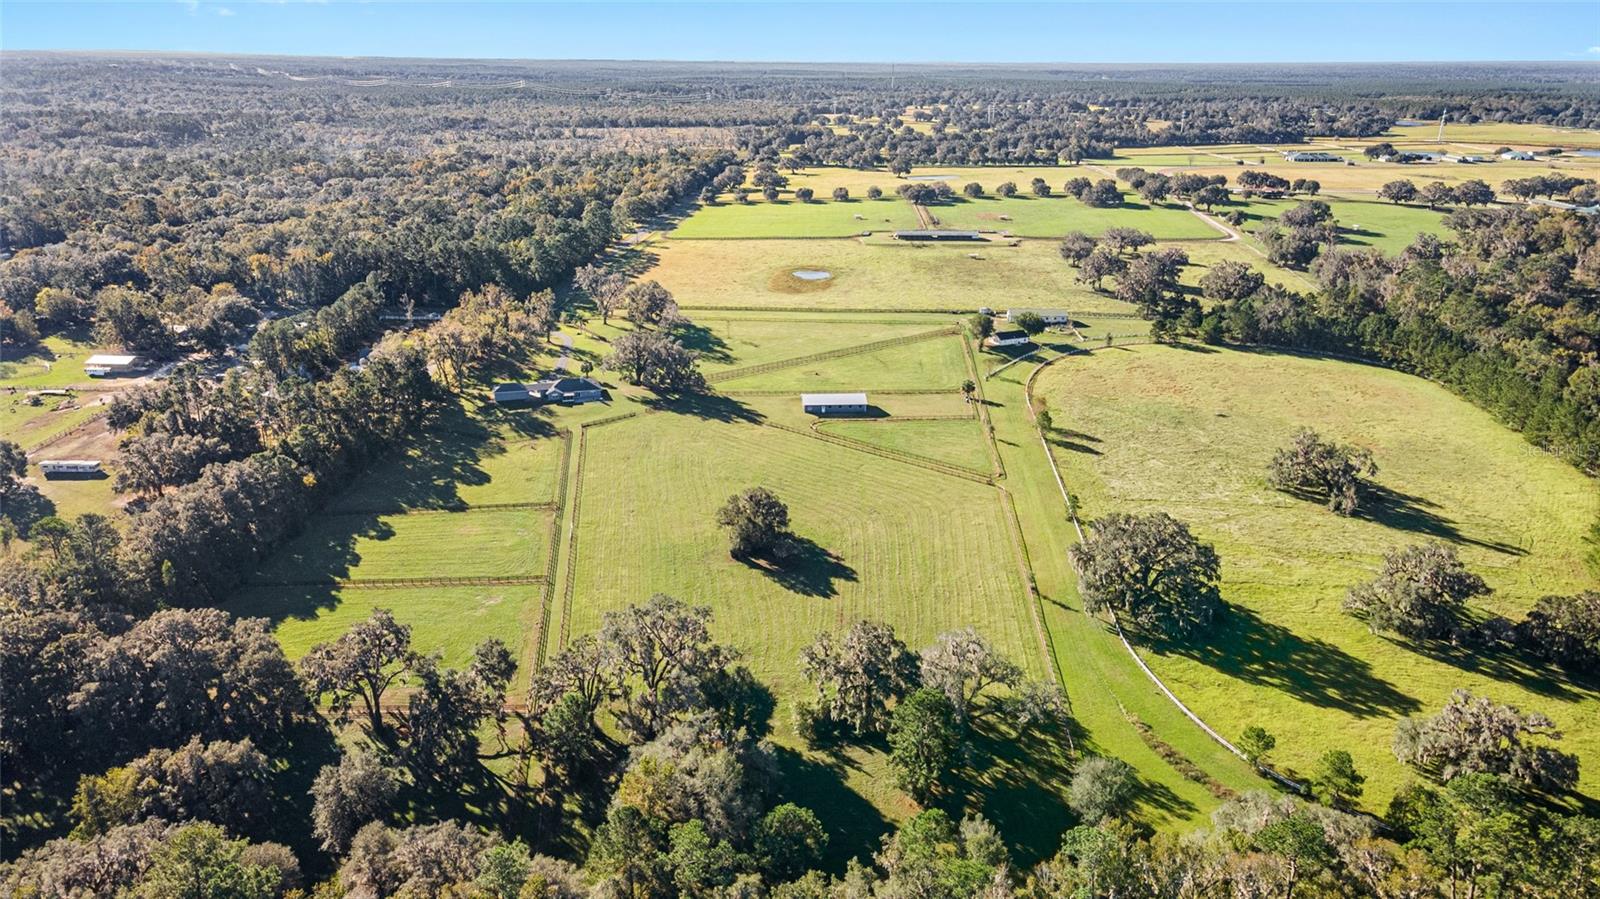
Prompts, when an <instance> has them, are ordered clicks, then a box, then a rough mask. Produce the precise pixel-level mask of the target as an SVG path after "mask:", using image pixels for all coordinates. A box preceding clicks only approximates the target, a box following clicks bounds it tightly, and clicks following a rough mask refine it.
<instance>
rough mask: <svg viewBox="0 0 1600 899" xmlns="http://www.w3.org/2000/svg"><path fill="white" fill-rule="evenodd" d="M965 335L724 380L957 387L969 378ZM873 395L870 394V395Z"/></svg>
mask: <svg viewBox="0 0 1600 899" xmlns="http://www.w3.org/2000/svg"><path fill="white" fill-rule="evenodd" d="M962 352H963V350H962V347H961V338H960V337H957V336H955V335H951V336H946V337H936V338H931V339H928V340H919V341H916V342H914V343H905V344H901V345H899V346H892V347H888V348H885V349H881V350H876V351H874V352H871V353H861V354H858V355H851V356H839V357H836V358H832V359H824V360H821V361H818V362H810V363H806V364H804V365H796V366H791V367H788V368H780V369H777V370H775V371H769V372H763V373H760V374H755V375H749V376H745V377H737V378H730V379H728V380H726V381H721V382H719V383H718V386H719V387H721V388H725V389H727V390H795V391H801V390H867V391H871V390H873V389H879V390H904V389H926V388H944V389H954V388H956V387H959V386H960V385H961V382H962V381H964V380H966V379H967V377H968V372H967V367H966V362H965V361H964V360H963V358H962ZM869 399H870V397H869Z"/></svg>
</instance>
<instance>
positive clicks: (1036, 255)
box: [644, 240, 1131, 318]
mask: <svg viewBox="0 0 1600 899" xmlns="http://www.w3.org/2000/svg"><path fill="white" fill-rule="evenodd" d="M646 252H648V253H649V254H650V255H651V256H652V257H653V258H652V259H651V260H650V263H651V264H650V267H649V268H648V270H647V271H646V273H645V275H644V277H647V278H654V279H656V280H658V281H660V282H661V284H662V285H663V286H664V287H666V288H667V289H668V290H670V291H672V293H673V295H674V296H675V297H677V299H678V303H679V304H680V305H682V306H684V307H685V308H686V309H687V310H688V311H689V316H690V318H695V317H697V316H698V315H703V314H705V313H704V312H703V311H702V310H711V309H805V310H815V311H818V312H830V311H841V310H881V311H886V312H893V311H897V310H898V311H915V310H935V311H957V312H971V311H974V310H976V309H978V308H979V307H981V306H989V307H992V308H995V309H999V310H1002V311H1003V310H1005V309H1008V308H1011V307H1025V308H1061V307H1066V308H1070V309H1072V310H1074V311H1078V310H1083V311H1086V312H1088V311H1102V312H1126V311H1129V310H1130V309H1131V307H1130V306H1128V304H1126V303H1122V302H1119V301H1117V300H1115V299H1112V298H1111V297H1107V296H1104V295H1101V294H1097V293H1095V292H1093V291H1091V290H1089V289H1088V288H1086V287H1085V286H1084V285H1082V284H1077V283H1075V282H1074V281H1073V269H1072V268H1071V267H1070V266H1068V265H1067V264H1066V263H1065V262H1063V261H1062V260H1061V256H1060V254H1059V253H1058V252H1057V250H1056V245H1055V243H1054V242H1051V241H1026V242H1023V243H1022V244H1021V245H1020V246H1015V247H1011V246H1005V245H1002V244H998V243H979V244H963V245H959V246H956V245H937V246H929V245H924V246H916V245H912V244H903V243H899V242H892V243H891V242H886V243H881V244H879V243H863V242H861V241H856V240H829V241H820V240H816V241H807V240H760V241H755V240H752V241H736V240H719V241H705V240H696V241H674V240H658V241H655V242H653V243H651V244H650V245H649V246H648V248H647V250H646ZM973 257H977V258H973ZM797 269H814V270H824V271H828V272H831V273H832V275H833V277H832V278H831V279H830V280H828V281H824V282H820V283H821V284H823V285H825V286H822V287H817V286H815V285H816V283H818V282H812V283H811V284H808V285H806V286H805V287H796V286H795V285H794V284H793V283H792V282H793V279H792V277H791V273H792V272H794V271H795V270H797Z"/></svg>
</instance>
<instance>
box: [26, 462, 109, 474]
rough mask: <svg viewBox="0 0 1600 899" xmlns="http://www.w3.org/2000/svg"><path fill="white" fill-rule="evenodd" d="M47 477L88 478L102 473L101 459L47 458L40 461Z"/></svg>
mask: <svg viewBox="0 0 1600 899" xmlns="http://www.w3.org/2000/svg"><path fill="white" fill-rule="evenodd" d="M39 471H40V472H41V473H42V474H43V475H44V476H45V477H47V478H87V477H95V476H97V475H99V474H101V470H100V460H99V459H47V460H45V461H43V462H40V463H39Z"/></svg>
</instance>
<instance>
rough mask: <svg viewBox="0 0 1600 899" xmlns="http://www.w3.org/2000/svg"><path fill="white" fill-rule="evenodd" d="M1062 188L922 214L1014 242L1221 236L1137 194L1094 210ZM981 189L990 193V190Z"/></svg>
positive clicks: (1179, 210) (963, 201) (1177, 209)
mask: <svg viewBox="0 0 1600 899" xmlns="http://www.w3.org/2000/svg"><path fill="white" fill-rule="evenodd" d="M1063 183H1065V180H1064V179H1061V180H1058V181H1056V182H1052V184H1051V186H1052V187H1053V188H1055V190H1056V191H1057V195H1056V196H1053V197H1032V196H1029V197H1021V196H1017V197H1008V198H1001V197H995V196H992V195H991V196H984V197H981V198H979V199H976V200H970V199H967V198H965V197H962V198H960V199H957V200H954V201H952V202H951V203H949V204H943V203H941V204H939V205H936V206H930V207H929V209H928V211H929V212H931V213H933V215H934V216H935V217H936V218H937V219H938V220H939V226H940V227H942V228H957V229H969V230H978V231H1006V232H1010V233H1011V234H1014V235H1016V236H1018V237H1042V238H1051V237H1061V236H1063V235H1065V234H1066V233H1067V232H1069V231H1082V232H1084V233H1086V234H1090V235H1100V234H1103V233H1105V230H1106V229H1107V228H1116V227H1124V228H1138V229H1139V230H1141V231H1147V232H1149V233H1150V234H1152V235H1154V236H1155V237H1156V238H1157V239H1158V240H1213V239H1216V238H1220V237H1221V236H1222V235H1221V234H1218V233H1217V231H1216V229H1215V228H1212V227H1211V226H1210V225H1207V224H1206V223H1205V222H1203V221H1201V220H1200V219H1199V218H1196V217H1195V216H1194V215H1193V214H1192V213H1190V212H1189V210H1188V209H1186V208H1184V207H1182V206H1167V205H1157V206H1150V205H1146V204H1145V203H1143V202H1141V201H1140V200H1139V198H1138V196H1137V195H1133V194H1129V193H1124V196H1126V197H1128V199H1127V200H1126V201H1125V202H1124V204H1123V205H1122V206H1120V207H1116V208H1109V209H1097V208H1095V207H1093V206H1085V205H1084V204H1082V203H1080V202H1078V201H1077V200H1075V199H1072V198H1071V197H1067V196H1062V195H1060V191H1061V185H1062V184H1063ZM985 188H990V189H992V185H985Z"/></svg>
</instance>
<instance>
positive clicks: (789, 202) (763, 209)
mask: <svg viewBox="0 0 1600 899" xmlns="http://www.w3.org/2000/svg"><path fill="white" fill-rule="evenodd" d="M832 190H833V189H832V188H828V189H827V190H826V191H823V190H821V189H819V190H818V191H817V196H816V198H815V199H813V200H812V201H811V202H809V203H802V202H800V201H799V200H796V199H794V198H793V191H792V190H786V191H784V192H783V193H784V196H783V197H780V198H779V199H778V200H777V201H776V202H770V203H769V202H767V201H766V200H764V199H762V198H761V195H760V194H753V195H752V196H751V198H750V202H749V203H746V204H740V203H735V202H733V201H732V200H731V199H725V200H724V201H723V202H719V203H718V204H717V205H715V206H701V207H700V208H699V209H697V210H696V211H695V213H694V214H693V215H691V216H689V217H688V218H687V219H685V220H684V221H683V223H682V224H680V225H678V227H677V228H676V229H675V230H674V231H673V232H672V234H673V236H674V237H677V238H679V239H682V240H694V239H708V238H728V237H848V236H850V235H852V234H860V233H861V232H863V231H894V230H897V229H900V228H915V227H917V213H916V210H915V209H913V208H912V207H911V204H909V203H907V202H906V201H904V200H902V199H900V198H899V197H892V196H889V197H884V198H882V199H879V200H867V199H864V198H860V197H854V198H852V199H850V200H847V201H845V202H838V201H835V200H834V199H833V198H832V195H831V194H832ZM852 193H854V192H852Z"/></svg>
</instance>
